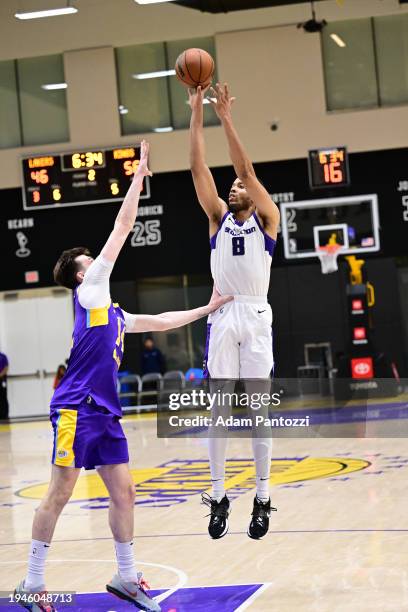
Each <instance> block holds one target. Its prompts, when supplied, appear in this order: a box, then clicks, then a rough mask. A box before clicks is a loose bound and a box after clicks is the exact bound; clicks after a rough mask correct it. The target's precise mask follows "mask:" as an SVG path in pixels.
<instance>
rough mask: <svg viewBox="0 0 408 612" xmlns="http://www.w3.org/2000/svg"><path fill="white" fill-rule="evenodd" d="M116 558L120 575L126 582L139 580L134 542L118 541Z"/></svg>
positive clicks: (116, 543)
mask: <svg viewBox="0 0 408 612" xmlns="http://www.w3.org/2000/svg"><path fill="white" fill-rule="evenodd" d="M115 550H116V559H117V561H118V570H119V575H120V577H121V578H122V580H124V581H125V582H137V571H136V564H135V558H134V556H133V541H132V542H116V540H115Z"/></svg>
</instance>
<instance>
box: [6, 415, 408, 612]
mask: <svg viewBox="0 0 408 612" xmlns="http://www.w3.org/2000/svg"><path fill="white" fill-rule="evenodd" d="M123 425H124V429H125V432H126V434H127V436H128V440H129V447H130V452H131V466H132V469H133V475H134V480H135V483H136V490H137V504H136V507H135V518H136V529H135V553H136V555H137V560H138V565H139V567H140V569H141V570H142V571H143V572H144V573H145V575H146V577H147V578H148V580H149V581H150V583H151V586H152V588H153V589H156V590H158V591H159V597H160V598H162V599H163V601H162V609H163V610H164V611H166V612H170V611H172V612H175V611H176V610H177V612H186V611H187V610H188V611H189V612H190V611H192V612H196V611H201V610H203V611H204V610H205V611H206V612H209V611H217V612H221V611H222V612H229V611H231V612H232V611H233V610H244V609H250V610H253V611H257V612H261V611H262V612H264V611H272V612H295V611H296V612H326V611H327V612H346V611H347V612H372V611H373V610H375V611H376V612H404V611H407V610H408V563H407V559H408V556H407V550H408V513H407V508H408V493H407V489H408V487H407V484H406V483H407V473H408V449H407V445H406V443H405V440H404V439H403V438H400V439H347V438H342V439H309V440H306V439H282V438H280V439H277V440H275V441H274V453H273V455H274V459H273V469H272V477H271V482H272V484H273V485H274V486H273V488H272V492H273V496H272V504H273V505H275V506H277V507H278V512H276V513H273V516H272V528H271V531H270V533H269V534H268V536H267V537H266V538H265V539H264V540H262V541H252V540H250V539H249V538H248V537H247V535H246V528H247V524H248V521H249V517H250V512H251V508H252V500H253V495H254V490H253V484H254V470H253V466H252V462H251V460H250V459H251V444H250V440H242V439H241V440H231V441H230V443H229V450H228V458H229V462H228V468H227V472H228V483H227V486H228V487H229V495H230V497H231V498H234V501H233V506H232V508H233V509H232V514H231V517H230V533H229V534H228V535H227V536H226V537H225V538H223V539H221V540H218V541H212V540H210V539H209V537H208V534H207V520H208V519H207V518H204V515H205V514H207V512H208V511H207V508H206V507H204V506H202V505H200V493H201V492H202V491H204V490H206V489H208V487H209V471H208V461H207V452H206V446H205V442H204V441H203V440H198V439H196V440H165V439H162V440H159V439H157V438H156V425H155V420H154V419H152V418H149V417H148V416H145V417H128V418H125V419H124V420H123ZM51 442H52V439H51V429H50V426H49V424H48V422H35V423H20V424H14V425H11V426H0V551H1V558H0V591H10V590H12V589H13V588H14V586H15V585H16V583H17V581H18V580H19V579H21V578H22V577H23V576H24V573H25V562H26V555H27V549H28V542H29V540H30V537H31V533H30V532H31V521H32V516H33V512H34V509H35V508H36V506H37V505H38V500H39V499H40V498H41V496H42V495H43V493H44V490H45V488H46V483H47V480H48V477H49V469H50V467H49V457H50V447H51ZM114 570H115V563H114V551H113V545H112V541H111V538H110V532H109V528H108V523H107V500H106V491H105V489H104V488H103V486H102V484H101V483H100V481H99V479H98V476H97V475H96V474H95V473H94V472H90V473H86V474H83V475H82V476H81V478H80V481H79V482H78V485H77V487H76V490H75V493H74V496H73V499H72V501H71V502H70V503H69V504H68V505H67V507H66V509H65V511H64V513H63V515H62V517H61V519H60V521H59V523H58V526H57V529H56V532H55V538H54V542H53V544H52V548H51V550H50V554H49V563H48V566H47V587H48V589H49V590H55V591H58V590H65V591H66V590H73V591H77V592H80V593H84V595H81V596H79V597H78V604H77V606H76V607H75V608H67V610H84V611H85V610H87V611H88V612H90V611H93V610H101V611H105V612H107V611H111V612H113V611H116V612H119V611H122V610H131V609H134V608H132V607H131V606H130V605H128V604H126V603H124V602H123V603H122V602H120V601H119V600H117V599H115V598H113V597H112V596H110V595H108V594H103V591H104V586H105V584H106V582H107V581H108V580H109V579H110V578H111V575H112V574H113V573H114ZM163 589H164V591H163ZM168 589H171V590H170V591H169V590H168ZM97 593H100V594H99V595H98V594H97ZM160 593H161V595H160ZM86 594H87V595H86ZM91 594H93V595H91ZM2 609H4V610H9V609H10V610H12V609H14V607H13V608H11V607H8V606H6V607H4V608H2ZM16 609H17V608H16ZM64 609H65V608H64Z"/></svg>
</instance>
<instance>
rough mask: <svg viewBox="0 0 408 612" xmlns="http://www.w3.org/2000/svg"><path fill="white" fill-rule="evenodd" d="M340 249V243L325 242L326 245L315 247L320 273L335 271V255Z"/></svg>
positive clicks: (337, 254)
mask: <svg viewBox="0 0 408 612" xmlns="http://www.w3.org/2000/svg"><path fill="white" fill-rule="evenodd" d="M340 250H341V244H326V246H321V247H319V248H318V249H317V256H318V257H319V259H320V264H321V266H322V274H330V273H331V272H337V270H338V269H339V267H338V265H337V257H338V256H339V254H340Z"/></svg>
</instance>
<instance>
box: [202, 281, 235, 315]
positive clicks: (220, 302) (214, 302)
mask: <svg viewBox="0 0 408 612" xmlns="http://www.w3.org/2000/svg"><path fill="white" fill-rule="evenodd" d="M233 299H234V297H233V296H232V295H220V294H219V293H218V290H217V289H216V287H215V285H214V288H213V292H212V296H211V299H210V301H209V303H208V306H207V308H208V313H210V312H214V310H218V308H221V306H224V304H226V303H227V302H232V300H233Z"/></svg>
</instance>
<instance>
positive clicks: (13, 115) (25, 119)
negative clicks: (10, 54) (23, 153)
mask: <svg viewBox="0 0 408 612" xmlns="http://www.w3.org/2000/svg"><path fill="white" fill-rule="evenodd" d="M44 85H57V86H58V85H59V86H60V87H63V86H64V69H63V61H62V55H48V56H43V57H31V58H25V59H19V60H9V61H5V62H0V148H8V147H19V146H25V145H38V144H48V143H53V142H66V141H67V140H69V131H68V113H67V103H66V95H65V90H64V89H52V88H51V89H45V88H44Z"/></svg>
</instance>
